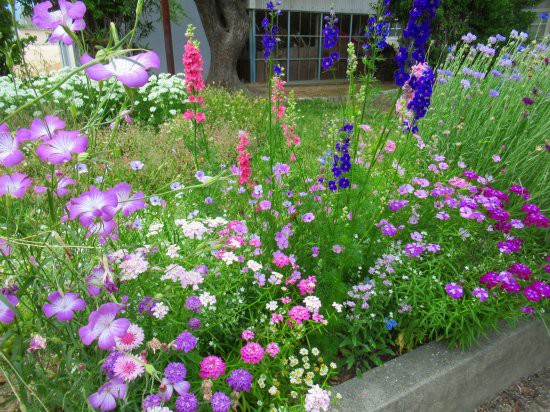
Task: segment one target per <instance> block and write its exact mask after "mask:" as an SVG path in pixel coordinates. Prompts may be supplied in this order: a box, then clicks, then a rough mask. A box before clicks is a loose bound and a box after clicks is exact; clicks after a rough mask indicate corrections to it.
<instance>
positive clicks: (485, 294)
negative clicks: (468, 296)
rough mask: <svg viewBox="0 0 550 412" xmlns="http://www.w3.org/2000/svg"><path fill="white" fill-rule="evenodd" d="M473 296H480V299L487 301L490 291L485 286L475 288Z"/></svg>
mask: <svg viewBox="0 0 550 412" xmlns="http://www.w3.org/2000/svg"><path fill="white" fill-rule="evenodd" d="M472 296H474V297H476V298H478V299H479V300H480V301H482V302H485V301H486V300H487V298H488V297H489V292H487V291H486V290H485V289H483V288H475V289H474V290H472Z"/></svg>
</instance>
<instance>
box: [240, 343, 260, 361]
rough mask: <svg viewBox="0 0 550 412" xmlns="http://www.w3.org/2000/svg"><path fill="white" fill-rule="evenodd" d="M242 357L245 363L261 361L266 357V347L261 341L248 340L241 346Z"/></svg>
mask: <svg viewBox="0 0 550 412" xmlns="http://www.w3.org/2000/svg"><path fill="white" fill-rule="evenodd" d="M241 358H242V360H243V362H245V363H251V364H253V365H254V364H256V363H260V361H261V360H262V359H263V358H264V348H262V345H260V344H259V343H256V342H248V343H247V344H246V345H244V346H243V347H242V348H241Z"/></svg>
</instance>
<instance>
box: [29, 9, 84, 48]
mask: <svg viewBox="0 0 550 412" xmlns="http://www.w3.org/2000/svg"><path fill="white" fill-rule="evenodd" d="M50 8H52V3H51V2H49V1H45V2H42V3H38V4H37V5H36V6H34V8H33V16H32V22H33V23H34V24H36V25H37V26H38V27H41V28H43V29H50V30H53V32H52V34H51V36H50V39H49V42H50V43H56V42H58V41H62V42H63V43H65V44H67V45H69V44H73V39H72V38H71V36H69V34H67V32H66V31H65V29H64V28H63V26H66V27H68V28H69V29H70V30H71V31H73V32H75V31H80V30H84V29H85V28H86V23H85V22H84V19H83V17H84V14H85V13H86V6H85V5H84V3H82V2H81V1H77V2H75V3H71V2H68V1H66V0H59V10H56V11H53V12H49V11H48V10H49V9H50Z"/></svg>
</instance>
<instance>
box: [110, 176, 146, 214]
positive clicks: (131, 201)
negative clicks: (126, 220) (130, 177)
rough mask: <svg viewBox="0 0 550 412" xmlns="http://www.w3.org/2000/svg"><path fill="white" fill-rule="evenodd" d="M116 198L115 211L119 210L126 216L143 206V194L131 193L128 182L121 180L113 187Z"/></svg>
mask: <svg viewBox="0 0 550 412" xmlns="http://www.w3.org/2000/svg"><path fill="white" fill-rule="evenodd" d="M112 190H113V192H115V194H116V196H117V199H118V206H117V211H118V210H120V211H121V212H122V214H123V215H124V216H126V217H128V216H130V215H131V214H132V213H134V212H136V211H138V210H141V209H143V208H144V207H145V195H144V194H143V192H138V193H136V194H134V195H132V188H131V187H130V185H129V184H128V183H125V182H122V183H119V184H118V185H116V186H115V187H113V189H112Z"/></svg>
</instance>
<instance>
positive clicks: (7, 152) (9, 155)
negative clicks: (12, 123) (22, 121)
mask: <svg viewBox="0 0 550 412" xmlns="http://www.w3.org/2000/svg"><path fill="white" fill-rule="evenodd" d="M24 159H25V157H24V156H23V152H21V150H19V140H18V139H16V138H15V137H13V136H12V135H11V133H10V130H9V129H8V125H7V124H6V123H2V124H0V164H2V165H3V166H6V167H11V166H16V165H18V164H19V163H21V162H22V161H23V160H24Z"/></svg>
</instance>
